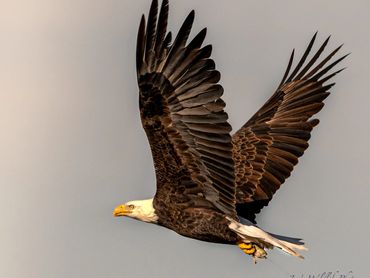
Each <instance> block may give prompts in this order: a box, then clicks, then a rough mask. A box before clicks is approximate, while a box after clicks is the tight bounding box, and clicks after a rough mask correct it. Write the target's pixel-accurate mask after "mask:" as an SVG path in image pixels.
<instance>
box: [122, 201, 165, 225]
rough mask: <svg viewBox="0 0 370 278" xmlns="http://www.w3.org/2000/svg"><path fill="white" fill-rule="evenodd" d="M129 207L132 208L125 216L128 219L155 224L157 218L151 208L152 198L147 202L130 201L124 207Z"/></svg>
mask: <svg viewBox="0 0 370 278" xmlns="http://www.w3.org/2000/svg"><path fill="white" fill-rule="evenodd" d="M130 205H133V206H134V208H133V209H132V211H131V212H130V214H128V215H127V216H128V217H132V218H136V219H138V220H141V221H144V222H149V223H157V221H158V216H157V215H156V213H155V209H154V207H153V198H152V199H147V200H136V201H130V202H127V203H126V206H130Z"/></svg>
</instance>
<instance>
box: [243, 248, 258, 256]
mask: <svg viewBox="0 0 370 278" xmlns="http://www.w3.org/2000/svg"><path fill="white" fill-rule="evenodd" d="M243 251H244V253H245V254H248V255H253V254H254V252H256V249H255V248H251V249H244V250H243Z"/></svg>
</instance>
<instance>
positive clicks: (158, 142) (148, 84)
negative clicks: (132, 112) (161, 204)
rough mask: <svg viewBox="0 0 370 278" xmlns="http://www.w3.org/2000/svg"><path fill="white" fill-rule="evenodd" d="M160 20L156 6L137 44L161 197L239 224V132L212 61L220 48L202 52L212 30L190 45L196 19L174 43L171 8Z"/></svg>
mask: <svg viewBox="0 0 370 278" xmlns="http://www.w3.org/2000/svg"><path fill="white" fill-rule="evenodd" d="M157 14H158V3H157V0H154V1H153V2H152V5H151V8H150V12H149V17H148V23H147V24H145V18H144V16H143V17H142V20H141V23H140V27H139V33H138V40H137V77H138V83H139V89H140V112H141V120H142V124H143V127H144V129H145V131H146V134H147V136H148V140H149V143H150V146H151V149H152V155H153V160H154V165H155V169H156V176H157V193H156V196H159V195H162V196H169V195H171V196H176V198H175V200H174V199H173V198H172V199H171V201H173V202H178V203H180V202H193V204H194V202H195V203H196V202H197V200H198V202H199V199H202V198H203V200H206V201H207V202H210V203H212V204H213V205H214V207H215V208H217V209H219V210H221V211H222V212H224V213H226V214H227V215H230V216H232V217H235V216H236V213H235V187H234V162H233V159H232V143H231V136H230V134H229V133H230V131H231V127H230V125H229V123H228V122H227V119H228V116H227V114H226V113H225V112H224V107H225V103H224V102H223V101H222V99H221V98H220V97H221V95H222V94H223V88H222V86H221V85H219V84H218V81H219V80H220V73H219V72H218V71H217V70H215V63H214V62H213V60H212V59H210V58H209V57H210V55H211V51H212V47H211V45H207V46H204V47H202V43H203V41H204V38H205V36H206V29H203V30H202V31H200V32H199V34H198V35H196V36H195V37H194V39H193V40H192V41H191V42H190V43H188V44H187V39H188V36H189V33H190V30H191V27H192V24H193V21H194V11H192V12H190V14H189V15H188V17H187V18H186V19H185V21H184V23H183V25H182V26H181V28H180V30H179V32H178V35H177V36H176V38H175V40H174V42H173V43H171V33H167V29H166V28H167V20H168V1H167V0H163V2H162V6H161V9H160V12H159V17H158V19H157ZM170 184H172V185H171V186H170ZM200 202H201V201H200Z"/></svg>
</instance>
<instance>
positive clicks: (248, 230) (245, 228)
mask: <svg viewBox="0 0 370 278" xmlns="http://www.w3.org/2000/svg"><path fill="white" fill-rule="evenodd" d="M227 219H228V220H229V221H230V224H229V228H230V229H231V230H233V231H234V232H236V233H237V234H238V235H239V236H240V237H241V238H242V239H245V240H248V241H254V240H255V242H256V243H258V242H261V241H262V242H264V243H267V244H268V245H272V246H275V247H278V248H280V249H281V250H283V251H285V252H286V253H288V254H290V255H292V256H295V257H299V258H302V259H303V257H302V256H301V255H300V254H299V253H297V252H296V251H295V250H307V248H306V247H304V245H300V244H294V243H291V242H287V241H284V240H279V239H277V238H275V237H273V236H272V235H270V234H268V233H267V232H265V231H263V230H262V229H260V228H258V227H257V226H255V225H244V224H241V223H239V222H237V221H235V220H234V219H231V218H229V217H228V218H227Z"/></svg>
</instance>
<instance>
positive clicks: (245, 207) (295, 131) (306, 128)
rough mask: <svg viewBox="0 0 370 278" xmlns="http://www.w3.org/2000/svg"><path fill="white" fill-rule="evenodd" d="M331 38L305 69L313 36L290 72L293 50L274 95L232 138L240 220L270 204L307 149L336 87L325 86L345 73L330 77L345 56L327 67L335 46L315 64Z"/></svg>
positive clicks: (334, 52) (250, 217) (313, 40)
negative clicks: (314, 116) (326, 100)
mask: <svg viewBox="0 0 370 278" xmlns="http://www.w3.org/2000/svg"><path fill="white" fill-rule="evenodd" d="M329 38H330V37H329ZM329 38H327V39H326V40H325V41H324V43H323V44H322V45H321V47H320V48H319V50H318V51H317V52H316V53H315V54H314V55H313V57H312V58H311V59H310V60H309V61H308V62H307V63H306V65H304V64H305V62H306V60H307V57H308V55H309V54H310V52H311V49H312V46H313V44H314V42H315V39H316V34H315V35H314V36H313V38H312V40H311V41H310V43H309V45H308V47H307V49H306V51H305V52H304V54H303V56H302V58H301V59H300V60H299V62H298V64H297V66H296V67H295V68H294V69H293V71H292V72H291V66H292V63H293V58H294V50H293V52H292V55H291V57H290V60H289V63H288V67H287V69H286V72H285V74H284V77H283V80H282V81H281V83H280V85H279V87H278V89H277V90H276V92H275V93H274V94H273V95H272V97H271V98H270V99H269V100H268V101H267V102H266V103H265V104H264V105H263V106H262V107H261V109H259V110H258V111H257V113H256V114H255V115H254V116H253V117H252V118H251V119H250V120H249V121H248V122H247V123H246V124H245V125H244V126H243V127H242V128H241V129H240V130H238V131H237V132H236V133H235V134H234V135H233V138H232V141H233V145H234V149H233V157H234V161H235V179H236V186H237V189H236V199H237V212H238V215H241V216H243V217H245V218H248V219H249V220H251V221H254V219H255V214H256V213H258V212H260V210H261V208H262V207H263V206H266V205H267V204H268V202H269V201H270V200H271V198H272V196H273V194H274V193H275V192H276V191H277V190H278V189H279V188H280V186H281V184H283V183H284V181H285V179H287V178H288V177H289V176H290V174H291V172H292V170H293V167H294V166H295V165H296V164H297V163H298V158H299V157H300V156H302V155H303V153H304V151H305V150H306V149H307V147H308V143H307V142H308V140H309V139H310V136H311V131H312V128H313V127H314V126H316V125H317V124H318V123H319V120H317V119H311V117H312V116H313V115H315V114H316V113H317V112H319V111H320V110H321V109H322V107H323V106H324V103H323V101H324V100H325V99H326V98H327V97H328V95H329V90H330V88H331V87H332V86H333V85H334V83H330V84H326V83H327V81H329V80H330V79H331V78H332V77H334V76H335V75H336V74H337V73H339V72H340V71H342V70H343V69H340V70H338V71H335V72H334V73H331V74H328V72H329V70H331V69H332V68H333V67H334V66H335V65H337V64H338V63H339V62H340V61H342V60H343V59H344V58H345V57H346V56H347V55H345V56H343V57H341V58H339V59H337V60H335V61H334V62H332V63H330V64H329V65H327V63H328V62H329V61H330V60H331V58H332V57H333V56H334V55H335V54H336V53H337V52H338V50H339V49H340V48H341V46H339V47H338V48H336V49H335V50H334V51H332V52H331V53H330V54H329V55H328V56H327V57H326V58H324V59H323V60H322V61H321V62H319V63H317V61H318V59H319V57H320V55H321V54H322V52H323V51H324V49H325V47H326V45H327V43H328V41H329ZM316 63H317V65H316V66H315V64H316Z"/></svg>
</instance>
